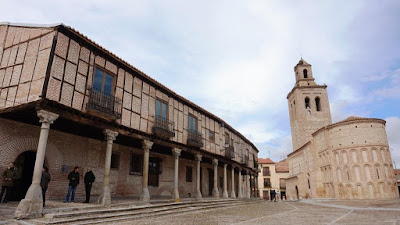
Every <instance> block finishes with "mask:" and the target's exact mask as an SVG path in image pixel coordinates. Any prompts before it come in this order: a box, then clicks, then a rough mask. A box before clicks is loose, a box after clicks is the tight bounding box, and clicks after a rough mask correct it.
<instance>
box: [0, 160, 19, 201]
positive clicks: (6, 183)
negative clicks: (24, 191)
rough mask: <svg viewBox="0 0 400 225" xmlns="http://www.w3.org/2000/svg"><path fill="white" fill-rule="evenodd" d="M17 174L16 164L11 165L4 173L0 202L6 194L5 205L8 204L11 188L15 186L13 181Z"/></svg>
mask: <svg viewBox="0 0 400 225" xmlns="http://www.w3.org/2000/svg"><path fill="white" fill-rule="evenodd" d="M15 174H16V170H15V168H14V163H10V166H9V167H8V168H7V169H6V170H4V172H3V184H2V185H1V193H0V201H1V199H2V198H3V195H4V193H6V196H5V197H4V199H3V203H7V202H8V196H9V195H10V192H11V188H12V186H13V180H14V177H15Z"/></svg>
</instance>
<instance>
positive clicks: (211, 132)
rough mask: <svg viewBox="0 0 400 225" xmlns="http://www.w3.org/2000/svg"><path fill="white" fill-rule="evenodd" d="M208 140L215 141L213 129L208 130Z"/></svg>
mask: <svg viewBox="0 0 400 225" xmlns="http://www.w3.org/2000/svg"><path fill="white" fill-rule="evenodd" d="M208 140H209V141H211V142H214V141H215V133H214V132H213V131H211V130H209V131H208Z"/></svg>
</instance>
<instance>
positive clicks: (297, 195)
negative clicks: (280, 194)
mask: <svg viewBox="0 0 400 225" xmlns="http://www.w3.org/2000/svg"><path fill="white" fill-rule="evenodd" d="M296 198H297V199H299V188H298V187H297V186H296Z"/></svg>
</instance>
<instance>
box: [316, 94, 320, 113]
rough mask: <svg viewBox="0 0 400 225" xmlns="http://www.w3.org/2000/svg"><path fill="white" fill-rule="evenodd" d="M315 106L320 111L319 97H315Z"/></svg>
mask: <svg viewBox="0 0 400 225" xmlns="http://www.w3.org/2000/svg"><path fill="white" fill-rule="evenodd" d="M315 106H316V107H317V111H321V101H320V99H319V97H316V98H315Z"/></svg>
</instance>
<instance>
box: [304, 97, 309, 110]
mask: <svg viewBox="0 0 400 225" xmlns="http://www.w3.org/2000/svg"><path fill="white" fill-rule="evenodd" d="M304 102H305V103H306V109H309V108H310V99H309V98H308V97H307V98H306V99H305V100H304Z"/></svg>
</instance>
